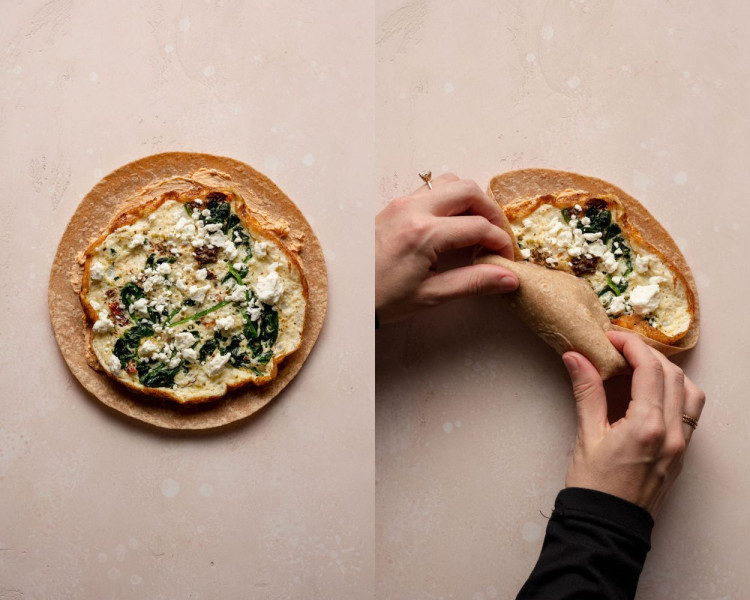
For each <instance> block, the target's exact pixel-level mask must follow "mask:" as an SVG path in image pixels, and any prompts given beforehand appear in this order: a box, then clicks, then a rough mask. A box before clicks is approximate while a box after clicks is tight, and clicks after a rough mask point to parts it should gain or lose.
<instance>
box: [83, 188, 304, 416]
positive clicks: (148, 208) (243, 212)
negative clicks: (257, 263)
mask: <svg viewBox="0 0 750 600" xmlns="http://www.w3.org/2000/svg"><path fill="white" fill-rule="evenodd" d="M186 181H189V182H190V191H189V192H188V191H183V192H182V193H178V192H176V191H175V190H170V191H168V192H165V193H163V194H160V195H157V196H156V197H154V198H150V199H148V200H146V201H144V202H142V203H140V204H139V203H130V205H129V206H128V208H126V209H125V210H123V211H122V212H121V213H120V214H118V215H116V216H115V217H114V218H113V219H112V220H111V221H110V224H109V226H108V227H107V228H106V229H105V230H104V232H102V234H101V235H100V236H99V237H98V238H96V239H95V240H94V241H92V242H91V244H89V247H88V248H87V249H86V251H85V252H84V255H83V280H82V285H81V293H80V294H79V296H80V299H81V304H82V305H83V309H84V313H85V314H86V317H87V319H88V324H87V327H89V328H91V327H92V326H93V324H94V322H96V320H97V318H98V315H97V312H96V310H94V307H93V306H91V304H90V303H89V301H88V291H89V283H90V281H91V277H90V272H89V271H90V268H91V260H92V258H93V255H94V253H95V252H96V249H97V248H98V247H99V246H101V244H103V243H104V241H105V240H106V239H107V237H109V235H110V234H112V233H113V232H114V231H116V230H117V229H120V228H121V227H124V226H126V225H131V224H133V223H135V222H136V221H138V220H139V219H142V218H143V217H146V216H148V215H150V214H151V213H153V212H154V211H155V210H157V209H158V208H159V207H160V206H161V205H162V204H164V203H165V202H166V201H167V200H174V201H176V202H179V203H181V204H186V203H187V204H189V203H191V202H192V201H193V200H194V199H195V198H196V197H199V198H201V199H205V198H206V196H208V195H209V194H211V193H212V192H222V193H224V194H226V196H227V198H228V200H229V202H231V204H232V208H233V209H234V211H235V213H237V216H238V217H239V218H240V220H241V221H242V224H243V225H244V226H245V228H246V229H247V230H248V231H251V232H255V233H257V234H259V235H262V236H265V237H266V238H271V239H272V240H273V241H274V242H275V243H276V244H277V245H278V246H279V248H281V250H282V251H283V252H284V254H285V255H286V257H287V258H288V259H289V262H290V263H291V265H293V267H294V268H296V269H298V271H299V273H300V282H301V283H302V287H303V294H304V297H305V302H306V303H307V302H308V291H307V280H306V279H305V274H304V272H303V270H302V265H300V262H299V260H298V259H297V257H296V256H295V255H294V254H293V253H292V252H290V251H289V250H288V249H287V248H286V247H285V246H284V243H283V242H282V241H281V240H280V239H279V237H278V236H277V235H275V234H274V233H273V232H271V231H266V230H264V229H262V228H261V226H260V224H259V223H258V221H257V220H256V219H255V218H253V216H252V215H251V214H250V211H249V209H248V207H247V205H246V204H245V202H244V200H243V199H242V198H241V197H240V196H238V195H237V193H236V192H235V191H234V190H233V189H232V188H228V187H219V188H214V187H208V186H204V185H201V184H199V183H198V182H194V181H190V180H186ZM158 189H159V186H158V185H157V186H156V187H155V188H149V190H148V194H147V197H150V196H152V195H153V194H154V193H155V192H158ZM303 340H304V330H303V332H302V333H301V335H300V344H298V345H297V346H296V347H294V348H291V349H290V350H289V351H288V352H286V353H285V354H282V355H279V356H274V358H273V364H272V366H271V372H270V373H269V374H268V375H267V376H265V377H255V378H253V379H249V380H246V381H241V382H238V383H237V384H227V391H226V392H225V393H229V392H231V391H233V390H236V389H239V388H242V387H245V386H247V385H250V384H254V385H265V384H267V383H268V382H269V381H271V380H273V379H274V378H275V377H276V374H277V372H278V365H279V364H280V363H281V362H282V361H283V360H284V359H285V358H286V357H287V356H289V355H290V354H292V353H294V352H295V351H296V350H297V349H298V348H299V347H300V346H301V345H302V341H303ZM86 341H87V343H88V346H89V347H88V348H87V352H90V353H91V355H92V356H93V357H94V360H97V359H96V355H95V354H94V349H93V347H92V346H91V335H88V336H86ZM100 370H102V371H103V372H104V373H106V374H107V375H108V376H109V377H111V378H112V379H114V380H115V381H117V382H119V383H120V384H121V385H124V386H125V387H128V388H130V389H131V390H134V391H136V392H140V393H142V394H145V395H146V396H153V397H156V398H165V399H168V400H174V401H177V402H180V403H181V404H200V403H202V402H209V401H211V400H216V399H217V398H221V397H222V396H224V395H225V394H214V395H207V396H201V397H197V398H191V399H190V400H187V401H186V400H182V399H181V398H180V397H179V395H178V394H175V393H174V392H172V391H171V390H169V389H165V388H149V387H145V386H143V385H136V384H134V383H132V382H130V381H127V380H123V379H119V378H117V377H115V376H114V375H113V374H112V373H111V372H110V371H109V369H106V368H104V367H103V365H100Z"/></svg>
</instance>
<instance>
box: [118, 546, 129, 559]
mask: <svg viewBox="0 0 750 600" xmlns="http://www.w3.org/2000/svg"><path fill="white" fill-rule="evenodd" d="M127 553H128V549H127V548H126V547H125V544H117V548H115V559H117V562H122V561H124V560H125V555H126V554H127Z"/></svg>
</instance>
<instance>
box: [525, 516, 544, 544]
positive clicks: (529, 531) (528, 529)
mask: <svg viewBox="0 0 750 600" xmlns="http://www.w3.org/2000/svg"><path fill="white" fill-rule="evenodd" d="M521 535H522V536H523V539H524V540H526V541H527V542H536V541H537V540H538V539H539V537H540V536H541V535H542V528H541V526H540V525H539V524H538V523H533V522H532V521H526V523H524V524H523V527H521Z"/></svg>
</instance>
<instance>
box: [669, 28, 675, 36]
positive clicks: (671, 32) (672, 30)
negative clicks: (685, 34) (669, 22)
mask: <svg viewBox="0 0 750 600" xmlns="http://www.w3.org/2000/svg"><path fill="white" fill-rule="evenodd" d="M675 31H676V30H675V28H674V27H670V28H669V29H667V33H668V34H669V35H674V32H675Z"/></svg>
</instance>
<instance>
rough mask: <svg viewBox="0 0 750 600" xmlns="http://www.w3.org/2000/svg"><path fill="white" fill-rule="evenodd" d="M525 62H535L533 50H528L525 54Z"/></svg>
mask: <svg viewBox="0 0 750 600" xmlns="http://www.w3.org/2000/svg"><path fill="white" fill-rule="evenodd" d="M526 62H527V63H534V62H536V54H534V53H533V52H529V53H528V54H527V55H526Z"/></svg>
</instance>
